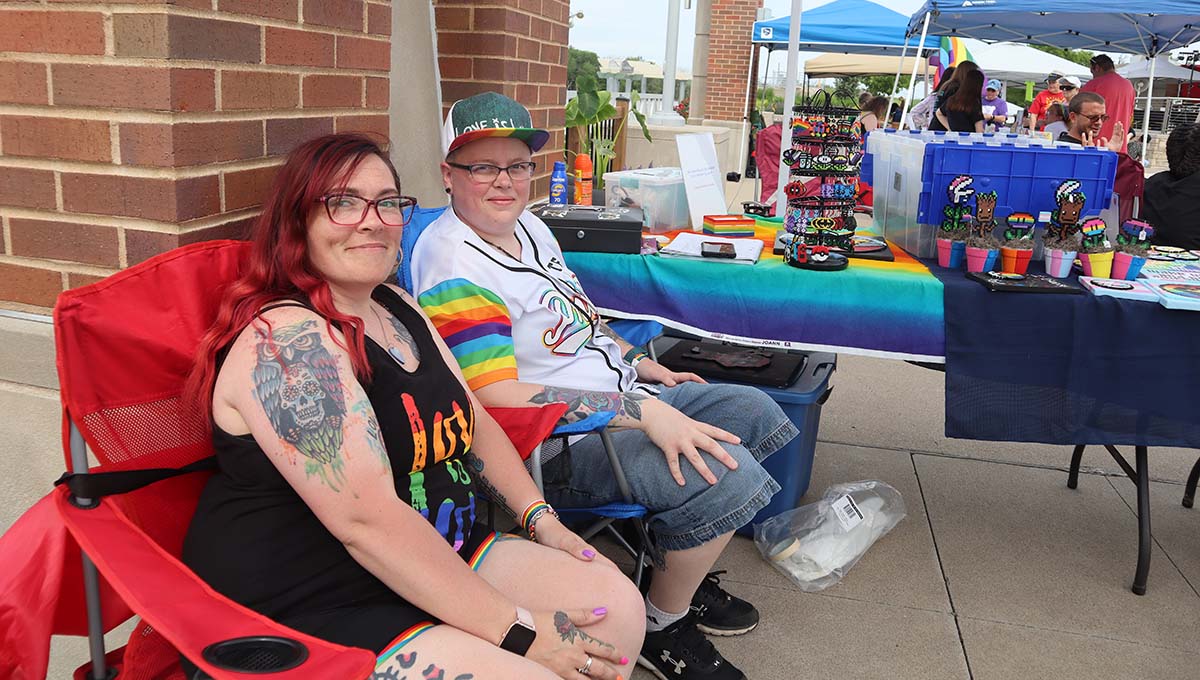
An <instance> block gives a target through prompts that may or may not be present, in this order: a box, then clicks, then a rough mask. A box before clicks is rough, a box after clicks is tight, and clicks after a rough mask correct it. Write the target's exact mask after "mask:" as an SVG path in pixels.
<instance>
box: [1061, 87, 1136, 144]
mask: <svg viewBox="0 0 1200 680" xmlns="http://www.w3.org/2000/svg"><path fill="white" fill-rule="evenodd" d="M1067 111H1068V114H1067V130H1066V131H1065V132H1063V133H1062V134H1060V135H1059V136H1058V141H1060V142H1067V143H1069V144H1079V145H1080V146H1096V147H1100V148H1102V149H1108V150H1109V151H1121V150H1122V149H1124V148H1125V126H1124V125H1122V124H1121V122H1120V121H1117V123H1116V125H1114V126H1113V134H1114V135H1116V136H1115V137H1104V136H1103V135H1101V134H1100V131H1101V126H1103V125H1104V123H1105V121H1107V120H1108V119H1109V118H1108V113H1106V112H1105V106H1104V98H1103V97H1101V96H1100V95H1098V94H1096V93H1095V92H1080V93H1079V94H1077V95H1075V98H1074V99H1072V100H1071V105H1070V106H1069V107H1068V108H1067Z"/></svg>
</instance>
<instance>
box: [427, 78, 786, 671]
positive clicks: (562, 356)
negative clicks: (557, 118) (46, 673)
mask: <svg viewBox="0 0 1200 680" xmlns="http://www.w3.org/2000/svg"><path fill="white" fill-rule="evenodd" d="M548 138H549V134H548V133H547V132H546V131H545V130H538V129H534V128H533V127H532V122H531V119H530V116H529V112H528V111H527V110H526V109H525V107H523V106H521V104H519V103H517V102H515V101H513V100H512V99H509V98H508V97H504V96H502V95H499V94H496V93H490V92H489V93H484V94H480V95H476V96H474V97H471V98H469V99H465V100H461V101H458V102H456V103H455V104H454V105H453V106H452V107H451V108H450V112H449V114H448V115H447V117H446V125H445V128H444V137H443V141H444V143H445V147H444V148H445V149H446V158H445V161H444V162H443V163H442V181H443V183H444V185H445V186H446V188H447V190H448V191H449V192H450V209H449V210H447V211H446V212H445V213H443V214H442V216H441V217H440V218H438V219H437V220H436V221H435V222H433V224H431V225H430V226H429V227H427V228H426V231H425V233H424V234H423V235H422V236H421V237H420V239H419V240H418V241H417V244H416V246H415V248H414V249H413V252H412V253H409V254H407V255H408V257H410V265H411V268H412V273H413V282H414V288H415V291H416V293H417V299H418V302H419V303H420V304H421V306H422V307H423V308H424V309H425V311H426V313H427V314H429V317H430V319H431V320H432V321H433V324H434V326H435V327H437V329H438V331H439V332H440V333H441V334H442V337H443V338H445V340H446V344H447V345H449V347H450V350H451V351H452V352H453V353H454V356H455V357H456V358H457V359H458V362H459V364H460V365H461V366H462V369H463V373H464V375H466V377H467V381H468V384H469V386H470V387H471V389H472V390H473V391H474V392H475V394H476V396H478V398H479V400H480V401H481V402H483V404H485V405H487V406H502V407H520V406H528V405H530V404H544V403H548V402H564V403H567V404H568V405H569V410H568V412H567V416H566V418H565V420H566V421H568V422H574V421H577V420H580V419H583V418H585V417H587V416H588V415H589V414H592V413H595V412H597V411H613V412H615V413H616V414H617V416H616V417H615V418H614V419H613V420H612V425H613V426H615V428H619V431H616V432H614V433H613V435H612V438H613V440H614V444H615V448H616V452H617V455H618V456H619V457H620V458H621V463H622V465H623V467H624V470H625V474H626V477H627V478H628V481H629V485H630V487H631V488H632V492H633V496H634V501H635V502H637V503H639V504H641V505H643V506H645V507H647V508H649V509H650V512H651V514H650V516H649V518H648V521H647V525H648V527H649V528H650V530H651V532H652V533H653V534H654V536H655V539H656V541H657V545H658V547H659V548H660V549H661V550H662V551H663V553H664V559H663V564H662V565H659V566H661V567H662V568H656V569H654V570H652V572H651V574H652V575H653V580H652V582H651V583H650V587H649V592H648V594H647V597H646V600H645V606H646V619H645V620H646V631H647V633H646V640H645V642H644V643H643V646H642V652H641V655H640V657H639V659H638V663H639V665H643V666H646V667H648V668H651V669H653V670H654V672H655V674H656V675H657V676H658V677H660V678H666V677H670V678H672V679H673V680H697V679H705V680H741V679H742V678H744V677H745V676H744V675H743V674H742V672H741V671H739V670H738V669H737V668H735V667H734V666H733V665H732V664H730V663H729V662H728V661H726V660H725V659H724V658H723V657H722V656H721V654H720V653H719V652H718V651H717V650H716V648H715V647H713V645H712V644H711V643H710V642H709V641H708V640H707V638H705V637H704V635H703V633H705V632H707V633H709V634H713V635H726V636H728V635H739V634H742V633H746V632H749V631H750V630H751V629H753V628H754V627H755V626H756V625H757V624H758V618H759V617H758V611H757V610H756V609H755V608H754V607H753V606H752V605H751V604H750V603H748V602H746V601H744V600H741V599H739V598H737V597H734V596H733V595H731V594H729V593H728V592H726V591H725V590H724V589H723V588H721V587H720V585H719V578H718V576H717V575H716V574H711V573H709V570H710V569H711V568H712V565H713V563H714V562H715V561H716V560H717V557H718V556H720V554H721V552H722V551H723V550H724V548H725V546H726V545H727V544H728V543H729V540H730V538H732V536H733V532H734V530H735V529H738V528H739V527H741V526H743V525H744V524H746V523H748V522H749V521H750V519H751V518H753V517H754V515H755V513H756V512H758V510H759V509H761V508H763V507H765V506H766V504H767V502H768V501H769V500H770V498H771V496H772V495H774V493H775V492H776V491H778V490H779V485H778V484H776V482H775V481H774V480H773V479H772V478H771V476H770V475H769V474H768V473H767V472H766V471H765V470H764V469H763V468H762V465H761V464H760V461H761V460H763V459H764V458H766V457H767V456H768V455H770V454H772V453H774V452H775V451H777V450H779V449H780V448H781V447H782V446H783V445H784V444H786V443H787V442H788V441H790V440H791V439H792V438H794V437H795V436H796V435H797V434H798V430H797V429H796V427H795V426H794V425H793V424H792V422H791V420H789V419H788V417H787V416H786V415H784V413H783V412H782V411H781V410H780V409H779V407H778V406H777V405H776V404H775V402H773V401H772V400H771V399H770V398H769V397H767V396H766V395H765V394H764V393H763V392H761V391H760V390H757V389H754V388H752V387H745V386H737V385H709V384H707V383H705V382H704V381H703V380H701V379H700V378H699V377H697V376H696V375H694V374H690V373H675V372H672V371H670V370H668V369H667V368H665V367H663V366H661V365H660V364H658V363H656V362H654V361H652V360H650V359H647V358H646V357H645V355H643V354H641V353H640V352H639V351H638V350H636V349H634V348H632V347H631V346H630V345H629V343H627V342H625V341H624V340H622V339H621V338H620V337H618V336H617V335H616V334H615V333H613V332H612V331H611V330H610V329H609V328H608V327H607V326H606V325H605V324H604V323H603V321H602V320H601V319H600V317H599V314H598V313H597V311H596V307H595V305H593V304H592V302H591V301H590V300H589V299H588V297H587V294H586V293H585V292H584V291H583V289H582V287H581V286H580V283H579V279H578V278H576V276H575V275H574V274H573V273H572V272H571V270H570V269H568V268H567V266H566V263H565V262H564V261H563V255H562V251H561V250H560V248H559V246H558V243H557V242H556V241H555V239H554V236H553V235H552V234H551V233H550V230H549V228H548V227H547V226H546V225H545V223H543V222H542V221H541V220H540V219H538V218H537V217H536V216H534V215H533V214H532V213H530V212H529V211H528V210H526V209H525V206H526V204H527V203H528V202H529V198H530V183H531V180H532V178H533V173H534V164H533V162H532V161H531V157H532V154H533V152H534V151H536V150H538V149H540V148H541V147H542V146H543V145H544V144H545V143H546V141H547V139H548ZM483 474H484V475H485V476H486V475H487V474H488V472H487V471H484V472H483ZM543 474H544V479H545V491H546V497H547V499H548V500H549V501H550V503H560V504H563V505H575V506H589V505H599V504H602V503H608V502H619V501H621V493H620V489H619V487H618V485H617V482H616V480H615V479H614V478H613V474H612V469H611V467H610V465H609V462H608V458H607V456H606V454H605V452H604V448H603V446H602V445H601V443H600V442H599V435H595V434H591V435H586V436H584V437H583V438H581V439H579V440H577V441H572V442H571V443H570V446H569V447H568V449H567V451H566V452H564V453H560V454H558V455H557V456H556V457H554V458H551V459H549V460H547V461H545V462H544V465H543Z"/></svg>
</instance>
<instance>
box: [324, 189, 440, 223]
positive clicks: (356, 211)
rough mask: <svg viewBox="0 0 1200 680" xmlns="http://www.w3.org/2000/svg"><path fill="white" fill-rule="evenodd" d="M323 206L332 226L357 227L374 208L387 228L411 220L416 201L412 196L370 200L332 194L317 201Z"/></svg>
mask: <svg viewBox="0 0 1200 680" xmlns="http://www.w3.org/2000/svg"><path fill="white" fill-rule="evenodd" d="M317 202H318V203H323V204H325V214H327V215H329V220H330V221H331V222H333V223H334V224H337V225H340V226H343V227H357V226H358V225H360V224H362V223H363V220H365V219H367V212H368V211H369V210H370V209H371V208H372V207H374V208H375V215H376V216H377V217H379V221H380V222H382V223H383V224H384V225H385V226H389V227H403V226H404V225H406V224H408V222H409V220H411V219H412V216H413V213H414V212H415V211H416V209H417V199H415V198H413V197H412V196H388V197H387V198H377V199H375V200H370V199H366V198H363V197H362V196H355V195H354V194H333V195H331V196H322V197H321V198H318V199H317Z"/></svg>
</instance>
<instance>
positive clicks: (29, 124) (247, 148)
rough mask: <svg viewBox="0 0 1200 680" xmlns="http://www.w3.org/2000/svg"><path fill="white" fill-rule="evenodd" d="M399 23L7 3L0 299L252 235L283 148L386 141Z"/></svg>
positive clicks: (1, 36) (228, 2)
mask: <svg viewBox="0 0 1200 680" xmlns="http://www.w3.org/2000/svg"><path fill="white" fill-rule="evenodd" d="M214 8H216V9H214ZM390 33H391V5H390V3H389V2H387V1H386V0H383V1H372V0H304V2H303V9H301V3H300V1H299V0H262V1H258V0H253V1H252V0H169V1H166V0H160V1H158V2H147V3H144V4H141V5H139V6H133V5H123V4H115V5H111V6H108V5H101V4H95V5H92V4H89V5H86V6H83V7H80V8H78V9H73V8H72V5H68V4H61V5H60V4H58V3H52V4H49V5H43V6H37V7H30V6H29V5H23V6H22V7H21V8H19V9H0V46H2V47H0V55H3V56H0V224H2V226H3V237H4V238H3V252H2V253H0V307H8V308H16V309H22V308H26V307H29V308H30V311H45V309H44V308H46V307H49V306H51V305H53V304H54V300H55V297H56V296H57V295H58V293H59V292H60V291H61V290H63V289H65V288H70V287H74V286H79V285H83V284H87V283H91V282H93V281H95V280H96V279H98V278H99V277H102V276H106V275H108V274H110V273H112V272H113V271H115V270H117V269H120V268H122V267H126V266H129V265H132V264H135V263H137V262H141V261H142V260H145V259H146V258H148V257H150V256H152V255H155V254H157V253H161V252H164V251H166V250H169V249H171V248H174V247H176V246H178V245H182V244H187V243H192V242H195V241H201V240H206V239H213V238H228V237H239V236H242V235H244V234H245V229H246V227H247V226H248V225H249V223H250V222H251V221H252V220H253V218H254V216H255V215H256V214H257V213H258V211H259V207H258V206H259V203H260V201H261V200H262V198H263V194H264V193H265V191H266V189H267V187H268V185H269V182H270V181H271V179H272V177H273V176H274V172H275V169H276V167H277V166H278V164H279V163H280V162H281V160H282V158H281V154H284V153H286V152H287V151H288V150H290V149H291V148H292V147H294V146H295V145H296V144H297V143H298V142H300V141H302V140H303V139H305V138H307V137H309V136H312V135H316V134H320V133H327V132H333V131H335V130H336V131H347V130H360V131H367V132H373V133H378V134H381V135H386V134H387V131H388V118H387V106H388V72H389V69H390V41H389V38H388V36H389V35H390ZM564 52H565V50H564ZM563 59H564V63H565V59H566V57H565V54H564V56H563Z"/></svg>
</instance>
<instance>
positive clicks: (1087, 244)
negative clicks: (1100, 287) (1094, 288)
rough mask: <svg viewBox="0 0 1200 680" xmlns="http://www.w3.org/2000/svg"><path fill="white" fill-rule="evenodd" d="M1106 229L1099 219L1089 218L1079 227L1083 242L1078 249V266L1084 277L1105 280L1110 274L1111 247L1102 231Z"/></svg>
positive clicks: (1102, 221) (1111, 261)
mask: <svg viewBox="0 0 1200 680" xmlns="http://www.w3.org/2000/svg"><path fill="white" fill-rule="evenodd" d="M1107 227H1108V225H1106V224H1105V223H1104V220H1103V219H1102V218H1099V217H1089V218H1088V219H1086V220H1084V221H1083V224H1082V225H1081V228H1082V234H1083V242H1082V244H1081V245H1080V249H1079V264H1081V265H1082V266H1083V275H1084V276H1094V277H1096V278H1100V279H1107V278H1108V277H1109V275H1110V274H1112V263H1113V247H1112V243H1110V242H1109V240H1108V237H1107V236H1105V235H1104V230H1105V229H1106V228H1107Z"/></svg>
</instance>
